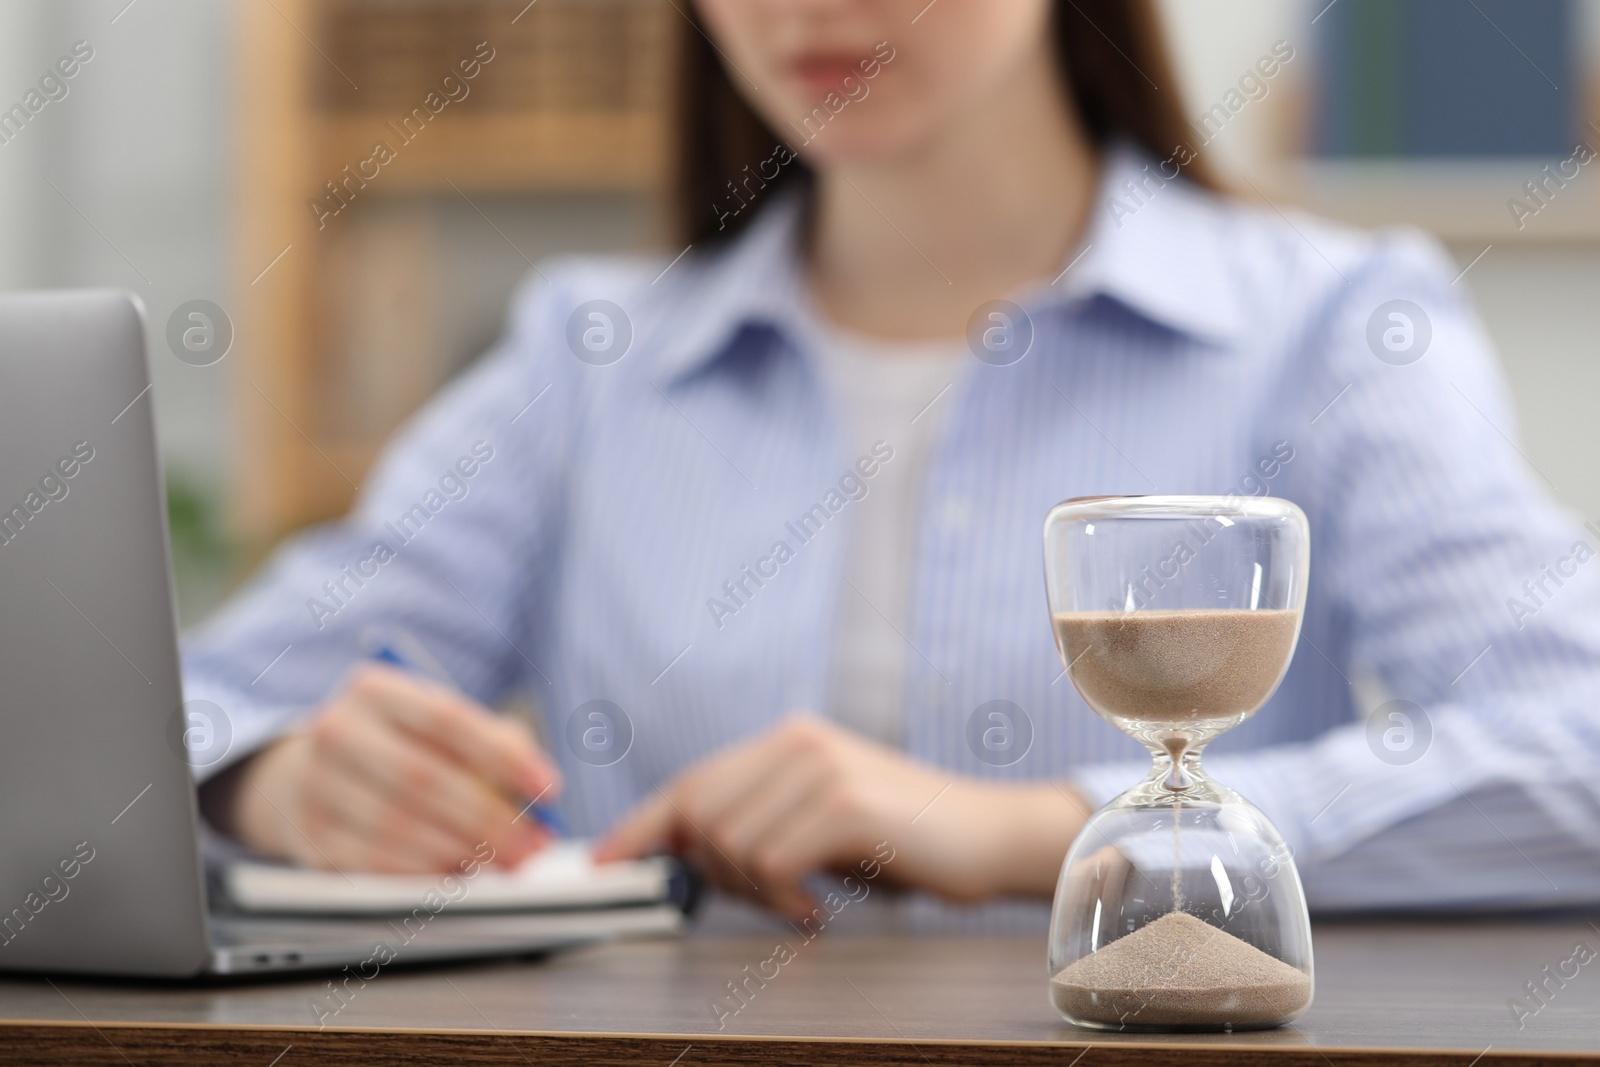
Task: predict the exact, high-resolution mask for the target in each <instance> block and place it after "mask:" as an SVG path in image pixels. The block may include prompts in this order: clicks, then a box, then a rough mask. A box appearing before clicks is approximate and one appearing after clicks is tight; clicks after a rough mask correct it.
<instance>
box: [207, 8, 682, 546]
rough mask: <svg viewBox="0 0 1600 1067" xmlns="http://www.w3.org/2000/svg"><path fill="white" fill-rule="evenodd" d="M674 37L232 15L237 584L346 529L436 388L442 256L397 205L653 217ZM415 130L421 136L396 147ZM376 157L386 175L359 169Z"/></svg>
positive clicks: (585, 24)
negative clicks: (607, 202)
mask: <svg viewBox="0 0 1600 1067" xmlns="http://www.w3.org/2000/svg"><path fill="white" fill-rule="evenodd" d="M685 25H686V24H685V23H684V21H683V18H682V15H681V14H680V13H678V12H677V11H675V10H674V8H673V4H672V2H671V0H539V2H538V3H537V4H535V5H529V4H527V3H526V0H322V2H316V0H242V3H241V4H240V6H239V13H238V21H237V31H238V38H237V44H236V53H237V64H236V69H237V71H238V78H239V85H238V93H237V98H238V100H239V120H238V124H237V128H238V129H239V130H240V131H241V136H240V138H239V145H238V150H237V168H238V184H237V190H238V197H237V203H238V209H237V212H236V222H235V235H236V239H237V247H238V249H239V260H238V266H237V276H238V287H237V291H238V294H239V295H238V297H237V299H236V301H235V304H236V310H237V313H236V316H235V317H236V320H237V321H236V336H237V337H238V339H239V340H238V343H237V344H236V346H235V347H236V357H235V358H237V359H238V360H240V361H241V363H242V365H243V373H242V374H240V375H239V378H240V380H241V384H240V394H239V397H238V398H237V401H236V403H237V410H238V413H239V422H240V431H241V433H240V436H241V443H242V447H241V449H240V452H239V458H238V468H239V479H238V484H239V485H240V486H241V487H243V488H242V491H240V492H239V493H237V494H236V499H235V501H234V506H233V524H234V527H235V530H236V532H237V534H238V535H239V537H240V539H241V541H242V542H243V544H244V545H245V547H246V551H245V553H244V555H245V563H246V565H248V564H249V563H251V562H253V561H254V559H256V558H259V555H260V554H261V553H262V552H263V551H265V550H266V549H267V548H269V547H270V546H271V545H272V544H273V543H274V542H276V541H277V540H278V539H279V538H281V537H282V536H283V535H284V534H286V533H288V532H289V531H292V530H294V529H296V528H298V527H300V526H303V525H306V524H307V523H310V522H315V521H319V520H322V519H326V518H329V517H332V516H334V515H337V514H339V513H340V512H342V511H343V510H344V509H345V508H346V507H347V506H348V505H349V503H350V500H351V498H352V496H353V495H354V492H355V489H354V488H353V483H354V484H359V483H360V482H361V481H362V478H363V477H364V475H365V473H366V471H367V468H368V467H369V466H370V464H371V462H372V459H373V458H374V457H375V456H376V455H377V453H378V451H379V449H380V448H381V445H382V443H383V441H384V440H385V439H386V438H387V437H388V435H389V434H390V432H391V431H392V430H393V429H394V427H395V426H396V425H397V424H398V423H399V422H400V421H401V420H402V419H403V418H404V417H405V416H406V415H408V414H409V413H410V412H411V410H413V409H414V408H415V406H416V405H418V404H420V403H421V402H422V401H423V400H424V399H425V398H426V397H427V396H428V395H429V394H430V393H431V392H432V391H433V389H434V388H435V387H436V386H437V385H438V384H439V382H440V380H441V379H442V377H443V375H444V374H445V373H446V372H447V371H448V368H447V367H444V366H443V365H442V362H441V360H440V359H439V358H438V354H437V352H436V351H433V350H431V349H430V345H432V344H433V343H434V339H436V336H437V333H436V330H435V326H436V325H437V322H438V320H439V319H440V318H441V309H440V308H439V307H438V306H437V302H438V301H439V300H440V299H441V297H440V296H439V290H440V286H438V285H434V284H431V283H432V282H433V281H436V280H437V278H436V276H435V275H432V274H430V273H429V272H430V271H437V270H439V269H442V268H441V264H442V261H443V260H442V255H441V252H440V247H441V246H440V240H441V238H440V235H439V234H438V232H437V226H436V225H434V224H433V223H432V222H431V221H430V219H429V218H428V217H426V212H425V210H424V209H423V208H421V207H419V208H418V209H416V210H409V209H407V208H406V207H405V205H407V204H408V203H417V204H423V205H425V204H426V203H428V202H429V201H436V200H437V199H438V198H439V197H452V198H454V197H457V196H459V195H463V194H464V195H467V196H468V197H473V196H476V195H477V194H479V193H484V194H495V195H497V196H505V195H512V196H526V197H529V198H536V197H541V196H549V195H551V194H560V193H574V192H610V193H621V194H627V195H630V196H635V197H638V198H639V199H640V201H641V202H642V203H643V204H645V205H647V206H649V207H651V208H653V209H655V210H657V211H659V210H660V209H661V208H663V207H664V204H665V195H666V191H667V188H668V183H669V174H670V172H671V170H672V167H671V162H672V161H671V143H672V142H671V137H670V130H671V118H672V108H673V106H674V94H673V92H672V71H673V69H674V57H675V52H676V48H677V42H678V40H679V38H680V36H681V34H682V32H683V31H684V29H685ZM490 49H492V59H489V60H488V61H487V62H482V61H481V57H482V56H483V55H484V54H485V52H486V51H487V50H490ZM475 59H477V60H480V62H479V63H478V66H477V69H476V70H474V71H473V74H474V76H473V77H471V78H466V77H464V76H463V73H464V72H463V70H462V68H461V63H462V62H463V61H467V62H468V66H469V68H470V67H471V63H472V61H473V60H475ZM446 76H451V77H452V78H453V79H454V81H453V82H450V83H446V81H445V78H446ZM430 93H434V94H437V95H435V96H434V97H433V100H432V106H431V107H430V106H429V104H428V95H429V94H430ZM441 99H447V100H448V103H445V104H442V105H441V104H440V102H439V101H440V100H441ZM418 108H424V109H425V110H424V111H423V112H422V114H424V115H427V116H428V118H427V121H426V122H425V123H424V122H422V121H420V120H419V121H418V122H416V123H414V124H413V125H414V127H417V128H416V129H414V131H413V132H412V133H411V134H410V135H409V136H402V135H401V133H400V132H398V129H399V127H400V125H401V123H402V122H403V120H404V117H405V116H406V115H408V114H412V113H413V112H414V111H415V109H418ZM379 142H383V143H384V144H385V145H386V147H387V148H388V149H389V150H390V151H392V153H393V158H392V159H389V160H388V161H387V162H383V163H382V164H381V165H379V166H374V165H373V164H371V163H367V164H365V165H364V166H363V165H362V164H363V161H367V160H371V159H373V157H374V155H375V152H374V148H375V146H376V145H377V144H378V143H379ZM347 167H349V168H350V169H349V170H346V168H347ZM352 174H354V175H357V177H356V178H353V179H352V178H351V177H350V176H351V175H352ZM347 181H348V184H346V182H347ZM329 183H334V184H335V185H337V186H339V187H340V188H341V190H342V192H341V193H340V195H341V196H342V197H343V199H344V200H345V201H347V203H346V204H344V205H343V206H341V207H340V210H339V212H338V213H337V216H336V217H333V218H328V217H326V216H325V214H324V217H319V212H318V210H317V209H316V208H315V207H314V206H313V205H314V204H315V203H317V202H319V201H320V202H322V203H323V204H324V206H330V205H331V206H338V201H335V200H332V199H329V198H330V196H331V195H332V193H331V190H330V185H329Z"/></svg>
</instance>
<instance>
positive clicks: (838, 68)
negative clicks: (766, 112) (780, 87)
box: [789, 53, 868, 96]
mask: <svg viewBox="0 0 1600 1067" xmlns="http://www.w3.org/2000/svg"><path fill="white" fill-rule="evenodd" d="M866 58H868V57H866V56H862V55H844V54H840V53H832V54H816V55H805V56H801V57H800V58H799V59H796V60H794V61H793V62H792V63H790V64H789V75H790V77H792V78H793V79H794V80H795V81H796V82H797V83H798V84H799V85H800V86H801V87H802V88H804V89H805V90H806V91H807V92H808V93H813V94H816V95H818V96H820V95H823V94H826V93H829V92H832V91H834V90H836V89H838V88H839V87H840V86H841V85H843V84H844V80H845V79H846V78H856V79H857V80H859V79H860V77H861V63H862V62H863V60H865V59H866Z"/></svg>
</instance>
